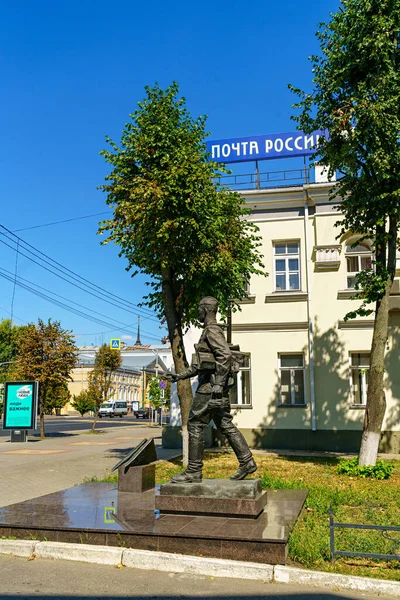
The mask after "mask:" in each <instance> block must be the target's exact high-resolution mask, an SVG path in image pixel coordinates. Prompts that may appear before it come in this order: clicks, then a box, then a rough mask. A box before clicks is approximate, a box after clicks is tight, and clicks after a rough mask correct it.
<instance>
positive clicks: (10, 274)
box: [0, 267, 157, 339]
mask: <svg viewBox="0 0 400 600" xmlns="http://www.w3.org/2000/svg"><path fill="white" fill-rule="evenodd" d="M1 271H3V273H6V274H7V275H8V276H9V277H12V276H13V273H11V272H10V271H7V269H2V268H1V267H0V272H1ZM0 276H1V273H0ZM18 280H20V281H22V282H25V284H30V285H31V286H34V288H33V289H35V287H36V288H37V289H39V290H43V291H44V292H47V293H48V294H52V295H53V296H56V297H57V298H61V300H65V301H66V302H69V303H70V304H75V306H78V307H79V308H83V309H84V310H89V311H90V312H91V313H95V314H96V315H99V316H100V317H105V318H106V319H110V320H111V321H114V322H115V323H118V325H122V326H123V327H134V326H135V323H132V324H131V325H127V324H126V323H122V322H121V321H118V320H117V319H113V318H112V317H109V316H108V315H104V314H103V313H100V312H98V311H96V310H93V309H92V308H88V307H87V306H83V305H82V304H79V302H75V301H74V300H70V299H69V298H66V297H65V296H61V295H60V294H56V292H53V291H51V290H48V289H47V288H44V287H42V286H41V285H38V284H37V283H33V281H29V280H28V279H24V278H23V277H20V276H17V274H16V273H15V274H14V285H19V283H18ZM144 333H146V334H147V335H148V336H150V337H154V338H155V339H157V338H156V336H153V334H151V333H149V332H148V331H144Z"/></svg>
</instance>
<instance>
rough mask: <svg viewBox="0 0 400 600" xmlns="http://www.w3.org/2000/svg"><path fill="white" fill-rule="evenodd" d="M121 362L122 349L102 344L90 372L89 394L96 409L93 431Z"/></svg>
mask: <svg viewBox="0 0 400 600" xmlns="http://www.w3.org/2000/svg"><path fill="white" fill-rule="evenodd" d="M121 364H122V358H121V352H120V350H112V349H111V348H110V347H109V346H108V345H107V344H103V345H102V346H100V348H99V351H98V352H97V354H96V358H95V361H94V369H93V370H92V371H91V372H90V373H89V387H88V394H89V396H90V398H91V399H92V402H93V406H94V411H95V415H94V419H93V426H92V431H94V430H95V428H96V422H97V416H98V411H99V408H100V405H101V404H102V403H103V402H107V400H108V399H109V393H110V388H111V383H112V379H113V375H114V373H115V371H117V370H118V369H119V367H120V366H121Z"/></svg>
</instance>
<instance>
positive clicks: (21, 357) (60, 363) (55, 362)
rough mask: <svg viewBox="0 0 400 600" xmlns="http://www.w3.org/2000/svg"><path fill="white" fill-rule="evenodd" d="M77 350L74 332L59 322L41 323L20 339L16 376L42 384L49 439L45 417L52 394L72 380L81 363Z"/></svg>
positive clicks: (41, 405) (41, 400) (41, 407)
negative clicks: (51, 392)
mask: <svg viewBox="0 0 400 600" xmlns="http://www.w3.org/2000/svg"><path fill="white" fill-rule="evenodd" d="M76 353H77V347H76V346H75V342H74V338H73V336H72V333H71V332H70V331H67V330H66V329H63V328H62V327H61V325H60V323H59V321H52V320H51V319H49V320H48V321H47V323H45V322H44V321H42V320H41V319H39V320H38V323H37V325H34V324H30V325H28V326H27V327H26V328H25V329H24V332H23V335H22V336H21V337H20V341H19V351H18V361H17V362H16V363H15V365H14V367H13V371H12V377H13V378H15V379H21V380H24V379H25V380H32V381H38V382H39V416H40V437H42V438H44V437H45V429H44V415H45V407H46V398H47V394H48V392H49V391H50V390H51V389H52V388H54V387H57V386H62V385H63V384H66V383H67V382H68V381H69V380H71V377H70V373H71V371H72V369H73V368H74V367H75V364H76V362H77V354H76Z"/></svg>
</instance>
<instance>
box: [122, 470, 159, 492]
mask: <svg viewBox="0 0 400 600" xmlns="http://www.w3.org/2000/svg"><path fill="white" fill-rule="evenodd" d="M155 481H156V465H155V463H152V464H151V465H143V466H140V467H129V468H128V469H127V468H126V467H125V466H124V465H121V466H120V467H119V468H118V491H119V492H135V493H142V492H146V491H147V490H151V489H154V486H155Z"/></svg>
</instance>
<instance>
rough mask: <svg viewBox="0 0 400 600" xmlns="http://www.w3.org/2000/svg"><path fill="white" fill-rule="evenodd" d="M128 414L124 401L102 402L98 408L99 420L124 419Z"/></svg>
mask: <svg viewBox="0 0 400 600" xmlns="http://www.w3.org/2000/svg"><path fill="white" fill-rule="evenodd" d="M127 414H128V405H127V403H126V402H125V400H110V402H103V404H102V405H101V406H100V408H99V419H101V418H102V417H124V416H125V415H127Z"/></svg>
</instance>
